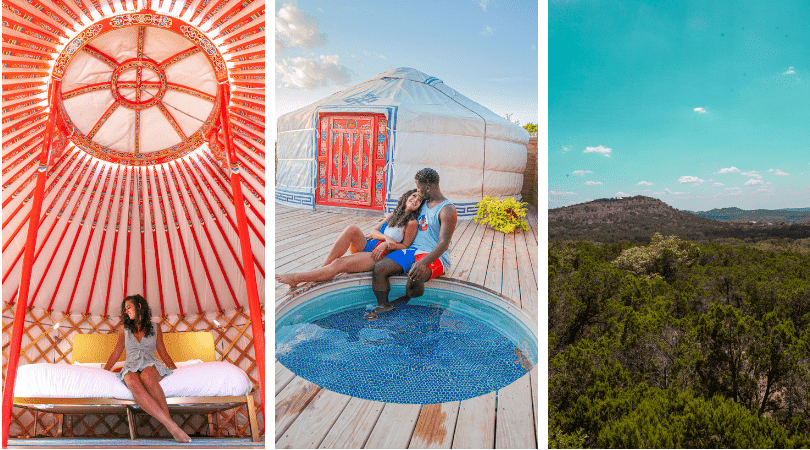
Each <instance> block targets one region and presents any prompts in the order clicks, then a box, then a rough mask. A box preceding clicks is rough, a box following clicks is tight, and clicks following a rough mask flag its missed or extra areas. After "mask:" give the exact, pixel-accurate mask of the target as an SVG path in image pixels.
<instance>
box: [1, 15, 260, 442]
mask: <svg viewBox="0 0 810 450" xmlns="http://www.w3.org/2000/svg"><path fill="white" fill-rule="evenodd" d="M2 3H3V8H4V11H3V100H2V101H3V145H2V173H3V189H2V197H3V205H2V209H3V224H2V232H3V233H2V240H3V248H2V260H3V275H2V276H3V278H2V281H3V283H2V296H3V310H2V316H3V317H2V322H3V332H2V336H3V354H2V375H3V385H4V396H3V446H4V447H5V446H6V445H8V444H9V442H11V443H12V445H23V443H24V441H25V440H27V439H33V440H35V441H29V443H28V445H35V444H32V443H31V442H35V443H36V442H39V443H41V442H42V439H46V438H56V439H62V438H64V439H68V438H87V439H90V438H93V439H96V438H98V439H101V438H104V439H106V440H104V441H103V442H102V443H101V444H98V443H97V444H98V445H103V446H112V447H121V446H123V447H126V448H131V447H132V446H137V444H135V443H133V442H130V438H132V437H133V436H135V437H138V438H141V439H148V438H156V439H157V438H161V439H165V438H169V439H170V438H171V436H170V435H169V433H168V431H167V430H166V429H165V427H163V425H161V424H160V423H158V422H157V421H156V420H155V419H152V418H151V417H150V416H147V415H145V414H142V412H143V411H141V410H138V409H136V408H135V407H134V406H133V405H132V402H131V400H130V399H128V398H124V397H121V396H120V394H119V393H117V391H114V390H109V391H103V392H102V391H101V390H100V388H101V387H102V386H101V385H96V384H94V383H93V382H89V381H88V382H86V383H84V384H85V385H88V386H89V387H91V388H94V389H96V388H98V392H94V393H92V395H90V394H88V393H87V392H85V391H81V392H79V390H78V389H74V388H73V385H71V384H69V382H70V380H69V379H68V378H67V376H65V377H60V378H59V383H60V384H56V382H55V381H54V380H55V378H52V379H51V381H49V382H47V383H45V384H44V385H46V386H57V391H56V393H54V392H46V391H41V390H36V389H35V388H37V386H33V385H32V383H33V381H34V380H35V378H34V377H33V376H32V374H33V373H34V372H33V370H34V369H36V370H39V372H36V373H37V374H45V375H49V374H72V373H75V372H71V371H76V370H85V371H88V370H91V369H92V370H93V371H94V372H93V376H96V375H97V374H98V372H105V373H102V374H101V375H98V376H99V377H102V376H104V377H106V378H99V379H103V380H109V379H110V377H112V378H111V380H112V381H115V382H118V381H119V380H118V379H117V378H116V375H113V373H114V371H115V369H114V370H112V371H104V370H101V369H100V368H99V367H85V366H87V365H94V364H95V365H96V366H102V367H103V366H104V361H103V359H104V358H109V357H110V355H111V354H112V351H111V350H108V349H106V347H105V348H102V346H101V345H96V343H103V344H104V345H106V344H108V343H110V342H112V345H113V347H114V346H115V342H117V331H118V330H119V329H120V327H121V326H122V301H123V299H124V298H125V297H126V296H129V295H133V294H140V295H142V296H143V297H145V299H146V301H147V302H148V303H147V304H148V306H149V309H150V310H151V314H150V316H151V319H152V322H153V323H154V324H155V325H156V326H157V327H160V329H161V330H162V331H163V333H165V336H166V338H165V340H166V342H167V344H166V345H167V348H169V350H168V352H169V354H172V356H171V357H172V358H174V362H177V363H188V365H187V367H181V365H180V364H178V369H186V372H185V373H190V372H189V371H192V372H193V371H202V370H206V368H217V370H218V371H219V370H226V371H230V372H229V373H233V374H235V375H233V376H232V377H230V378H228V379H227V381H229V382H230V381H231V380H234V382H235V383H237V382H238V383H241V387H237V388H234V389H232V390H231V391H233V392H237V394H233V393H227V392H231V391H227V392H226V393H222V392H213V393H200V392H195V393H182V395H181V393H176V394H172V393H170V392H169V391H168V389H166V392H165V396H166V398H167V399H168V402H169V405H170V414H171V415H172V416H173V420H175V421H176V420H177V419H178V418H180V422H179V426H181V428H184V429H185V432H186V433H187V434H189V435H194V436H200V437H205V438H211V439H214V438H217V437H223V436H227V437H240V438H241V437H243V438H245V439H251V440H255V441H259V440H261V436H262V435H263V433H264V419H263V411H264V408H263V405H264V402H263V398H264V396H263V391H264V339H263V335H264V322H263V320H264V312H263V308H264V282H265V280H264V276H265V275H264V273H265V272H264V264H265V261H264V254H265V248H264V239H265V235H264V234H265V230H264V224H265V210H264V110H265V109H264V108H265V106H264V84H265V81H264V79H265V75H264V73H265V66H264V63H265V60H264V58H265V56H264V55H265V53H264V41H265V38H264V29H265V19H264V17H265V12H264V8H265V6H264V2H263V1H261V0H257V1H253V0H217V1H209V0H185V1H184V0H171V1H164V2H160V1H156V0H155V1H152V0H120V1H119V0H92V1H91V2H81V1H80V2H63V1H55V0H32V1H18V0H3V2H2ZM195 337H200V338H199V339H197V338H195ZM191 338H194V339H197V340H194V341H192V340H190V339H191ZM203 338H204V339H203ZM171 339H175V340H176V342H182V344H178V345H175V346H174V347H172V345H171V343H170V340H171ZM175 348H176V349H178V353H173V349H175ZM80 350H81V352H80ZM192 350H193V352H194V353H193V355H191V353H187V352H189V351H192ZM93 351H95V353H93ZM82 352H84V353H82ZM87 352H90V356H86V355H88V353H87ZM80 353H82V355H80ZM198 354H204V355H205V357H204V358H200V359H198V358H197V356H196V355H198ZM192 356H193V357H192ZM83 358H84V359H83ZM195 363H196V364H195ZM116 366H117V364H116ZM83 367H84V368H83ZM223 368H224V369H223ZM40 369H42V370H40ZM117 370H120V368H118V369H117ZM204 373H205V376H204V377H198V378H200V379H205V377H208V379H209V380H210V379H214V380H217V378H215V377H214V376H213V375H210V374H212V373H220V372H214V371H213V369H212V370H211V371H206V372H204ZM169 378H170V377H166V380H168V379H169ZM92 379H93V380H95V378H92ZM84 380H91V378H84ZM63 381H64V382H63ZM208 384H210V385H214V384H220V385H224V384H225V383H220V382H216V383H212V382H208ZM114 387H116V388H118V389H119V390H120V389H126V387H125V386H124V385H123V384H122V383H120V382H118V385H116V386H114ZM180 387H181V388H184V387H185V386H180ZM164 389H165V388H164ZM128 392H129V391H125V392H124V394H125V396H126V395H129V394H128ZM223 392H224V391H223ZM237 397H238V398H237ZM233 398H236V400H233ZM200 399H205V402H203V401H202V400H200ZM203 404H204V405H209V406H210V405H215V406H211V407H209V408H207V409H204V408H202V406H194V405H203ZM99 405H102V406H99ZM133 411H134V412H133ZM9 439H11V441H9ZM37 439H38V440H37ZM110 439H119V440H120V442H119V441H110ZM172 442H173V441H172ZM36 445H39V444H36ZM41 445H45V444H41ZM55 445H56V446H57V447H63V444H61V443H57V444H55ZM65 445H66V444H65ZM86 445H88V446H89V445H90V444H86Z"/></svg>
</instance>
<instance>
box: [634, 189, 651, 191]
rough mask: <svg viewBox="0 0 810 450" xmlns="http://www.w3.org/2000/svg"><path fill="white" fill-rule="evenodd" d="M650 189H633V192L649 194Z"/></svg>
mask: <svg viewBox="0 0 810 450" xmlns="http://www.w3.org/2000/svg"><path fill="white" fill-rule="evenodd" d="M650 191H652V189H634V190H633V192H650Z"/></svg>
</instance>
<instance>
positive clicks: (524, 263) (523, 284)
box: [515, 231, 538, 322]
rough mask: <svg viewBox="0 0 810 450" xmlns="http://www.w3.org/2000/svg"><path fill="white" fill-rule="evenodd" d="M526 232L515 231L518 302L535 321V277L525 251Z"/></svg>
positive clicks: (529, 258)
mask: <svg viewBox="0 0 810 450" xmlns="http://www.w3.org/2000/svg"><path fill="white" fill-rule="evenodd" d="M527 234H528V233H527V232H525V231H518V232H516V233H515V246H516V253H517V275H518V286H519V289H520V304H521V308H522V309H523V311H525V312H526V314H528V315H529V317H531V318H532V319H534V321H535V322H537V317H538V316H537V278H535V276H534V272H533V271H532V268H531V257H530V256H529V254H528V252H527V251H526V249H527V246H526V236H527ZM535 253H536V250H535Z"/></svg>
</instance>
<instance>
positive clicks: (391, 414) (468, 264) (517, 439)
mask: <svg viewBox="0 0 810 450" xmlns="http://www.w3.org/2000/svg"><path fill="white" fill-rule="evenodd" d="M530 208H531V207H530ZM275 217H276V230H275V240H276V241H275V243H276V247H275V248H276V273H277V274H281V273H289V272H300V271H306V270H311V269H315V268H317V267H319V266H320V265H321V263H322V262H323V260H324V258H325V257H326V254H327V252H328V251H329V249H330V248H331V245H332V243H333V242H334V241H335V238H337V236H338V235H339V234H340V232H341V231H343V229H344V228H346V227H347V226H348V225H352V224H354V225H357V226H359V227H360V228H361V229H363V230H364V231H365V232H366V233H368V231H369V230H371V229H372V228H374V226H375V225H376V224H377V222H378V221H379V220H380V217H376V218H375V217H368V216H360V215H353V214H337V213H333V212H320V211H311V210H301V209H293V208H288V207H285V206H281V205H278V204H276V213H275ZM527 219H528V222H529V226H530V230H529V231H518V232H516V233H514V234H510V235H504V234H503V233H500V232H495V231H494V230H492V229H491V228H487V227H484V226H480V225H479V224H477V223H475V222H474V221H472V220H459V222H458V226H457V227H456V231H455V233H454V234H453V240H452V245H451V247H450V249H451V251H452V257H453V266H452V267H451V269H450V271H449V273H446V274H445V275H444V277H445V278H450V279H456V280H462V281H467V282H472V283H475V284H478V285H481V286H484V287H486V288H489V289H492V290H494V291H496V292H499V293H501V295H503V296H504V297H506V298H508V299H510V301H511V302H512V303H513V304H514V305H515V306H517V307H519V308H521V309H522V310H523V311H524V312H526V313H527V314H528V315H529V316H530V317H531V318H532V319H533V320H534V323H537V310H538V308H537V272H538V267H537V249H538V247H537V212H536V210H534V209H531V210H530V212H529V215H528V217H527ZM427 287H428V288H429V287H430V283H429V282H428V284H427ZM288 294H289V292H288V290H287V286H286V285H280V284H278V283H276V305H277V306H278V304H279V300H280V299H282V298H284V297H285V296H286V295H288ZM534 331H535V333H536V332H537V330H536V329H535V330H534ZM275 366H276V380H275V386H276V435H275V443H276V448H537V442H538V440H537V436H538V433H537V430H536V423H537V417H538V414H537V394H538V393H537V386H538V381H537V376H538V373H537V367H536V366H535V367H534V369H532V370H531V372H529V373H528V374H526V375H525V376H524V377H522V378H520V379H519V380H517V381H515V382H514V383H512V384H511V385H509V386H506V387H504V388H502V389H500V390H498V391H497V392H491V393H489V394H486V395H482V396H479V397H475V398H471V399H468V400H463V401H455V402H449V403H442V404H435V405H408V404H398V403H381V402H374V401H369V400H363V399H359V398H354V397H349V396H347V395H343V394H338V393H336V392H332V391H329V390H327V389H322V388H320V387H319V386H317V385H315V384H313V383H310V382H309V381H307V380H304V379H303V378H301V377H298V376H296V375H295V374H294V373H292V372H290V371H289V370H288V369H287V368H286V367H284V366H283V365H281V364H280V363H278V362H276V364H275Z"/></svg>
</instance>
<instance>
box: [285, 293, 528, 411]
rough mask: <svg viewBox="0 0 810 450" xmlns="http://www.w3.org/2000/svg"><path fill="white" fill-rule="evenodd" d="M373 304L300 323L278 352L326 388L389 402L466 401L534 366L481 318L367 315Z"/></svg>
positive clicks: (437, 313)
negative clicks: (373, 317)
mask: <svg viewBox="0 0 810 450" xmlns="http://www.w3.org/2000/svg"><path fill="white" fill-rule="evenodd" d="M374 306H375V305H369V306H366V307H363V308H356V309H349V310H346V311H342V312H338V313H335V314H332V315H329V316H327V317H324V318H321V319H317V320H315V321H313V322H311V323H299V324H297V325H295V327H296V329H295V330H294V331H293V332H291V333H289V334H287V335H286V337H285V338H284V340H283V341H281V342H276V358H277V359H278V360H279V362H281V363H282V364H284V366H286V367H287V368H289V369H290V370H291V371H292V372H294V373H295V374H296V375H298V376H301V377H303V378H305V379H307V380H309V381H311V382H313V383H315V384H317V385H319V386H322V387H324V388H326V389H329V390H332V391H335V392H339V393H341V394H346V395H350V396H352V397H358V398H363V399H368V400H376V401H380V402H391V403H419V404H432V403H444V402H449V401H455V400H464V399H467V398H472V397H476V396H479V395H483V394H486V393H489V392H492V391H494V390H497V389H500V388H502V387H504V386H507V385H509V384H510V383H512V382H513V381H515V380H517V379H518V378H520V377H521V376H523V375H525V374H526V372H527V370H529V369H531V367H530V366H529V365H528V364H527V358H526V356H525V355H523V354H522V352H521V350H520V349H519V348H518V347H517V346H515V345H514V344H513V343H512V342H511V341H510V340H509V339H508V338H506V337H505V336H503V335H501V334H500V333H498V332H497V331H496V330H495V329H493V328H491V327H489V326H488V325H487V324H485V323H483V322H480V321H477V320H475V319H472V318H470V317H467V316H464V315H461V314H459V313H456V312H453V311H449V310H447V309H443V308H439V307H435V306H422V305H405V306H402V307H400V308H397V309H396V310H394V311H391V312H388V313H383V314H380V318H379V319H378V320H377V321H374V322H369V321H366V320H365V319H363V315H365V314H366V313H368V312H369V311H370V310H371V309H373V307H374Z"/></svg>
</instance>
